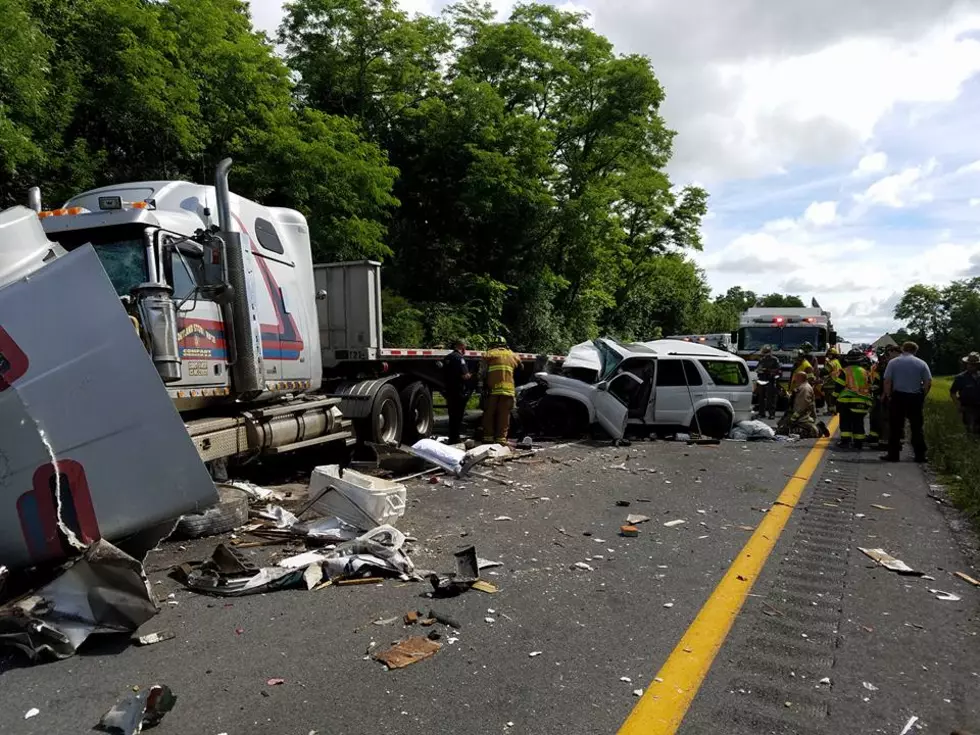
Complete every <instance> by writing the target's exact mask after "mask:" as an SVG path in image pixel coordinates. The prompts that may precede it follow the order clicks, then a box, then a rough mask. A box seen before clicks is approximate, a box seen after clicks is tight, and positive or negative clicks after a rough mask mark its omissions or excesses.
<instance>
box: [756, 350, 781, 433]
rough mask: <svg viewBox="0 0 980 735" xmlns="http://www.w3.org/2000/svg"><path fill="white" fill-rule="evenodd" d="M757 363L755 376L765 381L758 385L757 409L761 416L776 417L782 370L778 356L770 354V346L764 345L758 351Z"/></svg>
mask: <svg viewBox="0 0 980 735" xmlns="http://www.w3.org/2000/svg"><path fill="white" fill-rule="evenodd" d="M760 354H761V356H760V357H759V364H758V365H756V367H755V374H756V377H757V378H758V379H759V380H760V381H763V382H765V383H766V384H765V385H760V386H759V387H760V388H761V389H762V392H761V394H760V396H759V411H760V413H761V414H762V415H763V416H768V417H769V418H771V419H774V418H776V404H777V402H778V400H779V378H780V377H781V374H782V372H783V367H782V365H780V364H779V358H778V357H776V356H775V355H774V354H772V347H770V346H769V345H766V346H765V347H763V348H762V350H761V351H760Z"/></svg>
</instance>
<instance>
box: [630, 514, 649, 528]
mask: <svg viewBox="0 0 980 735" xmlns="http://www.w3.org/2000/svg"><path fill="white" fill-rule="evenodd" d="M649 520H650V516H644V515H640V514H639V513H630V514H629V515H627V516H626V522H627V523H628V524H630V525H631V526H635V525H636V524H637V523H646V522H647V521H649Z"/></svg>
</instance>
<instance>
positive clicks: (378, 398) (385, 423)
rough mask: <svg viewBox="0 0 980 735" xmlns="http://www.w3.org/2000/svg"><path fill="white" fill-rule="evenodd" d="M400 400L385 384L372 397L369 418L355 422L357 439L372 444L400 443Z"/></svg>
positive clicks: (401, 422)
mask: <svg viewBox="0 0 980 735" xmlns="http://www.w3.org/2000/svg"><path fill="white" fill-rule="evenodd" d="M403 426H404V418H403V414H402V399H401V396H399V395H398V390H397V389H396V388H395V386H393V385H392V384H391V383H385V384H384V385H383V386H381V389H380V390H379V391H378V392H377V393H375V395H374V403H373V404H372V405H371V416H370V417H368V418H366V419H362V420H361V421H358V422H357V437H358V439H360V440H361V441H367V442H373V443H374V444H385V445H397V444H401V441H402V427H403Z"/></svg>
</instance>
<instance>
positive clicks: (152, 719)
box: [94, 684, 177, 735]
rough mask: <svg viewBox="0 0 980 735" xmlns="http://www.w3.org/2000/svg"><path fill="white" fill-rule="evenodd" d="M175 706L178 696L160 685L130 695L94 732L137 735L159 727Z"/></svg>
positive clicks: (114, 708)
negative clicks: (155, 726)
mask: <svg viewBox="0 0 980 735" xmlns="http://www.w3.org/2000/svg"><path fill="white" fill-rule="evenodd" d="M175 704H177V695H176V694H174V693H173V692H172V691H171V690H170V687H168V686H164V685H162V684H156V685H154V686H152V687H150V688H149V689H146V690H144V691H141V692H135V693H131V694H127V695H126V696H125V697H123V698H122V699H121V700H120V701H119V702H118V703H117V704H116V705H115V706H114V707H113V708H112V709H111V710H109V711H108V712H106V713H105V714H104V715H102V719H100V720H99V724H98V725H96V726H95V728H94V729H96V730H100V731H102V732H107V733H112V735H137V733H141V732H143V730H144V729H148V728H151V727H153V726H154V725H157V724H159V722H160V720H162V719H163V716H164V715H165V714H167V713H168V712H169V711H170V710H172V709H173V708H174V705H175Z"/></svg>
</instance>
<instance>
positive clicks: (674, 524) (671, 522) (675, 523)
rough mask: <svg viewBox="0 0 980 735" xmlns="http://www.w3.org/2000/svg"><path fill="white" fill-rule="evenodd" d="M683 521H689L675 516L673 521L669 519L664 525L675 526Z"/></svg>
mask: <svg viewBox="0 0 980 735" xmlns="http://www.w3.org/2000/svg"><path fill="white" fill-rule="evenodd" d="M682 523H687V521H685V520H684V519H683V518H675V519H674V520H672V521H667V522H666V523H665V524H664V525H665V526H667V528H673V527H674V526H679V525H681V524H682Z"/></svg>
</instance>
